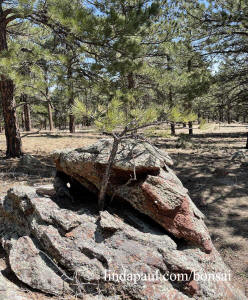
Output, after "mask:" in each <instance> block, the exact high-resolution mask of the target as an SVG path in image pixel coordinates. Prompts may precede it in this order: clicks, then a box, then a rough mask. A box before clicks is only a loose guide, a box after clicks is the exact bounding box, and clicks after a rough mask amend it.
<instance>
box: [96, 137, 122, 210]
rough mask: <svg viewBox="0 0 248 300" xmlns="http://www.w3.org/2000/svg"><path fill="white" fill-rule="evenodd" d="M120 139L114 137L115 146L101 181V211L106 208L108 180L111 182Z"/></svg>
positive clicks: (99, 197)
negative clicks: (110, 178)
mask: <svg viewBox="0 0 248 300" xmlns="http://www.w3.org/2000/svg"><path fill="white" fill-rule="evenodd" d="M119 142H120V140H119V139H118V138H114V141H113V146H112V149H111V152H110V155H109V159H108V163H107V167H106V170H105V173H104V175H103V178H102V182H101V188H100V192H99V196H98V208H99V210H100V211H102V210H104V205H105V196H106V192H107V188H108V182H109V177H110V173H111V167H112V165H113V162H114V159H115V156H116V153H117V151H118V145H119Z"/></svg>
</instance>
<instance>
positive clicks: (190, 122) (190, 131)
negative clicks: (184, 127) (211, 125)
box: [189, 121, 193, 135]
mask: <svg viewBox="0 0 248 300" xmlns="http://www.w3.org/2000/svg"><path fill="white" fill-rule="evenodd" d="M189 134H190V135H191V134H193V123H192V121H189Z"/></svg>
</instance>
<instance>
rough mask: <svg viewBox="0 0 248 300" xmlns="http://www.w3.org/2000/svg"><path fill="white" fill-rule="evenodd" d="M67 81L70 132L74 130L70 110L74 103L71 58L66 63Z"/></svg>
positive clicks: (73, 118)
mask: <svg viewBox="0 0 248 300" xmlns="http://www.w3.org/2000/svg"><path fill="white" fill-rule="evenodd" d="M67 81H68V84H69V85H68V94H69V100H68V104H69V109H70V110H69V112H70V113H69V131H70V133H75V132H76V126H75V116H74V114H73V113H72V111H71V108H72V106H73V105H74V93H73V82H72V60H70V61H69V63H68V65H67Z"/></svg>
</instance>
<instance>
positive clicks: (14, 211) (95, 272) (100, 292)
mask: <svg viewBox="0 0 248 300" xmlns="http://www.w3.org/2000/svg"><path fill="white" fill-rule="evenodd" d="M37 189H40V187H39V188H37ZM81 197H83V195H81ZM81 197H79V201H78V202H76V203H74V204H72V203H71V200H70V199H68V203H67V205H68V206H70V209H65V208H64V206H62V204H61V202H60V201H59V199H51V198H49V197H41V196H39V195H38V194H37V192H36V189H35V188H30V187H25V186H19V187H14V188H12V189H11V190H9V191H8V194H7V196H6V197H5V198H4V199H1V202H0V218H1V223H0V230H1V238H0V242H1V244H2V246H3V247H4V249H5V251H6V253H7V255H8V257H9V262H10V267H11V269H12V271H13V272H14V273H15V274H16V276H17V277H18V278H19V279H20V280H21V281H22V282H24V283H26V284H27V285H29V286H31V287H33V288H35V289H38V290H40V291H43V292H46V293H50V294H54V295H66V294H72V293H74V294H77V295H78V296H81V297H82V296H84V299H99V300H100V299H109V300H110V299H111V300H113V299H118V300H119V299H137V300H138V299H139V300H148V299H149V300H150V299H153V300H156V299H157V300H160V299H168V300H171V299H181V300H186V299H192V298H193V299H203V300H205V299H206V300H207V299H222V300H224V299H226V300H227V299H228V300H232V299H233V300H234V299H236V300H237V299H239V300H245V299H246V297H245V296H244V295H242V293H240V291H239V290H238V289H236V288H235V287H234V286H233V284H232V283H231V282H230V281H225V280H223V278H222V280H217V281H214V280H210V281H208V280H206V279H204V278H203V279H201V278H198V280H195V279H194V277H193V274H203V275H204V274H217V273H219V274H229V272H230V270H229V269H228V268H227V267H226V266H225V265H224V263H223V261H222V259H221V257H220V255H219V254H218V252H217V251H216V250H215V249H214V248H213V250H212V252H211V253H210V254H207V253H204V252H202V251H201V250H200V249H199V248H198V247H195V246H192V244H190V243H187V242H186V241H185V240H182V239H181V240H179V239H177V238H174V237H173V236H172V235H168V234H167V232H166V231H165V230H164V229H163V228H162V227H161V226H159V225H157V224H156V223H155V222H153V221H152V220H151V219H149V218H148V217H146V216H144V215H143V214H140V213H139V212H137V211H136V210H135V209H134V208H132V206H131V205H128V204H126V203H122V202H120V203H113V206H111V208H109V209H108V211H104V212H101V214H100V216H99V214H98V213H97V209H96V202H95V201H94V198H91V199H84V201H81V199H80V198H81ZM63 204H65V203H63ZM121 274H122V276H125V275H124V274H139V275H140V276H141V280H138V278H137V277H133V278H129V279H130V280H121V278H120V277H119V281H117V280H116V277H113V276H117V275H118V276H120V275H121ZM145 274H146V276H148V274H150V276H155V274H157V276H158V277H153V278H152V277H150V281H149V278H148V277H145ZM168 274H174V275H172V276H176V275H177V274H188V278H184V279H185V280H184V281H182V280H180V278H179V277H178V278H179V280H174V279H175V278H174V277H168V276H169V275H168ZM190 274H191V276H190ZM163 275H164V276H165V277H164V278H165V279H166V280H164V279H163ZM167 275H168V276H167ZM170 276H171V275H170ZM122 278H123V279H125V277H122ZM167 278H169V280H167ZM126 279H127V278H126ZM0 295H1V293H0ZM6 299H8V298H6ZM13 299H15V298H14V297H13ZM16 299H18V298H16ZM20 300H21V298H20Z"/></svg>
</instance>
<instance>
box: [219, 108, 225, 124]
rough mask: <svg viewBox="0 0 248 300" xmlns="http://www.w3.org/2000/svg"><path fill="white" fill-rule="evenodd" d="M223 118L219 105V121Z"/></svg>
mask: <svg viewBox="0 0 248 300" xmlns="http://www.w3.org/2000/svg"><path fill="white" fill-rule="evenodd" d="M223 120H224V118H223V109H222V108H221V107H220V108H219V121H220V122H223Z"/></svg>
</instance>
